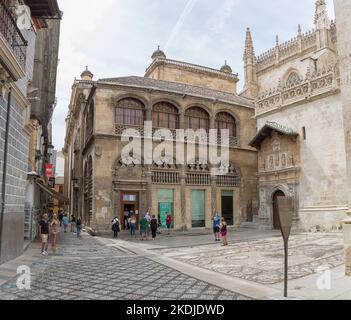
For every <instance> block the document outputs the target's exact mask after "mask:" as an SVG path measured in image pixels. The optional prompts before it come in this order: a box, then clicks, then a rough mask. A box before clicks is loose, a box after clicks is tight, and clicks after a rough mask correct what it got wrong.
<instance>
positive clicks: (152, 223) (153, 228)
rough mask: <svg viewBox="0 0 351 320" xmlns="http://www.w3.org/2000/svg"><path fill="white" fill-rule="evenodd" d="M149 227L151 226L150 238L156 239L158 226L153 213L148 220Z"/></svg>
mask: <svg viewBox="0 0 351 320" xmlns="http://www.w3.org/2000/svg"><path fill="white" fill-rule="evenodd" d="M150 227H151V233H152V239H153V240H155V239H156V233H157V228H158V221H157V219H156V216H155V215H153V216H152V219H151V221H150Z"/></svg>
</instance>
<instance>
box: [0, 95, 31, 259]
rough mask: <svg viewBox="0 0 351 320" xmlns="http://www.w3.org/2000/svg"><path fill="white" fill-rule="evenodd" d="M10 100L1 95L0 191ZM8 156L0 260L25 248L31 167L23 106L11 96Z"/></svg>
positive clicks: (17, 253)
mask: <svg viewBox="0 0 351 320" xmlns="http://www.w3.org/2000/svg"><path fill="white" fill-rule="evenodd" d="M6 117H7V100H6V99H4V98H1V97H0V193H1V191H2V190H1V186H2V179H3V163H4V142H5V124H6ZM10 118H11V120H10V134H9V147H8V157H7V178H6V200H5V203H6V205H5V214H4V226H3V235H2V250H1V252H2V255H1V257H0V263H1V262H5V261H8V260H11V259H13V258H15V257H17V256H18V255H20V254H21V253H22V251H23V237H24V203H25V186H26V179H27V169H28V144H29V135H28V133H27V132H25V130H24V128H23V108H22V107H21V106H20V105H19V104H18V103H17V102H16V101H15V100H14V98H13V97H12V99H11V111H10Z"/></svg>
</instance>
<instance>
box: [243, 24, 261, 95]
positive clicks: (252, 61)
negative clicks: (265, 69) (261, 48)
mask: <svg viewBox="0 0 351 320" xmlns="http://www.w3.org/2000/svg"><path fill="white" fill-rule="evenodd" d="M244 68H245V85H244V95H245V96H246V97H247V98H252V99H253V98H255V97H256V95H257V94H258V85H257V75H256V56H255V50H254V45H253V41H252V36H251V31H250V28H247V29H246V40H245V51H244Z"/></svg>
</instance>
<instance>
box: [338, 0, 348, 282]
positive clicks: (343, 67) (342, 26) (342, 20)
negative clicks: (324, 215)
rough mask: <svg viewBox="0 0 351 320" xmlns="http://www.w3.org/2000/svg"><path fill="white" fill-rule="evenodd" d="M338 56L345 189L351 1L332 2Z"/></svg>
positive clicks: (346, 246)
mask: <svg viewBox="0 0 351 320" xmlns="http://www.w3.org/2000/svg"><path fill="white" fill-rule="evenodd" d="M334 6H335V16H336V29H337V37H338V54H339V68H340V79H341V81H340V86H341V100H342V105H343V125H344V132H345V150H346V166H347V175H346V187H347V189H350V188H351V90H350V87H351V55H350V48H351V19H350V16H351V1H345V0H334ZM347 197H348V199H347V200H348V217H347V218H346V219H345V221H344V239H345V263H346V274H347V275H349V276H351V240H350V239H351V193H350V192H347Z"/></svg>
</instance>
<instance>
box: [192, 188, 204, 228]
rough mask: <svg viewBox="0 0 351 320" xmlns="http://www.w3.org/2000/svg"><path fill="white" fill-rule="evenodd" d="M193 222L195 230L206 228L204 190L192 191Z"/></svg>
mask: <svg viewBox="0 0 351 320" xmlns="http://www.w3.org/2000/svg"><path fill="white" fill-rule="evenodd" d="M191 220H192V227H193V228H203V227H205V226H206V218H205V191H204V190H192V191H191Z"/></svg>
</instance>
